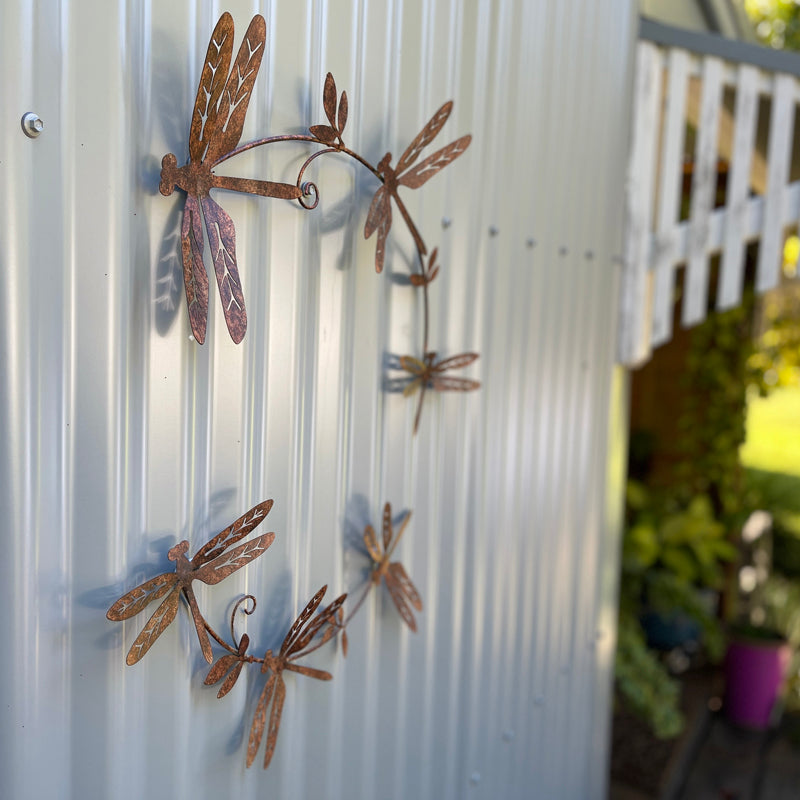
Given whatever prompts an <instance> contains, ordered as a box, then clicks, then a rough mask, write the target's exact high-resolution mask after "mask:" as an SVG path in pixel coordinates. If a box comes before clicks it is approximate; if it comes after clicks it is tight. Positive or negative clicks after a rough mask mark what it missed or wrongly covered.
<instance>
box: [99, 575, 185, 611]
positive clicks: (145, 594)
mask: <svg viewBox="0 0 800 800" xmlns="http://www.w3.org/2000/svg"><path fill="white" fill-rule="evenodd" d="M176 580H177V575H176V574H175V573H174V572H165V573H163V574H162V575H156V577H155V578H151V579H150V580H149V581H147V582H146V583H143V584H141V586H137V587H136V588H135V589H131V590H130V591H129V592H128V593H127V594H124V595H122V597H120V599H119V600H117V602H116V603H114V605H113V606H111V608H109V609H108V611H107V612H106V616H107V617H108V618H109V619H110V620H113V621H114V622H119V621H120V620H123V619H129V618H130V617H133V616H135V615H136V614H138V613H139V612H140V611H142V610H143V609H144V608H145V607H146V606H148V605H149V604H150V603H152V602H153V600H158V599H159V598H161V597H163V596H164V595H165V594H166V593H167V592H168V591H169V590H170V589H171V588H172V587H173V586H174V585H175V581H176Z"/></svg>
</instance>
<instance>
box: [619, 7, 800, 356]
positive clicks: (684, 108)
mask: <svg viewBox="0 0 800 800" xmlns="http://www.w3.org/2000/svg"><path fill="white" fill-rule="evenodd" d="M798 75H800V56H798V55H793V54H787V53H776V52H773V51H770V50H768V49H766V48H759V47H756V46H753V45H746V44H742V43H737V42H731V41H728V40H724V39H721V38H719V37H716V36H711V35H703V34H691V33H688V32H685V31H678V30H676V29H673V28H668V27H666V26H662V25H657V24H654V23H650V22H647V21H643V23H642V29H641V31H640V40H639V42H638V45H637V63H636V78H635V88H634V91H635V95H634V101H633V132H632V143H631V155H630V160H629V167H628V176H627V186H626V233H625V244H624V252H623V262H624V263H623V279H622V297H621V313H622V318H621V325H620V339H619V349H618V359H619V361H620V362H621V363H622V364H625V365H628V366H636V365H639V364H641V363H643V362H644V361H646V360H647V359H648V358H649V357H650V354H651V352H652V349H653V348H654V347H656V346H658V345H659V344H662V343H664V342H666V341H668V340H669V339H670V338H671V336H672V329H673V313H674V306H675V293H676V286H677V273H678V270H679V268H680V267H681V266H682V265H683V266H684V269H685V271H684V274H683V289H682V295H681V308H680V322H681V324H682V325H683V326H685V327H689V326H692V325H695V324H697V323H699V322H702V321H703V320H704V319H705V317H706V314H707V312H708V308H709V306H710V305H712V303H710V302H709V298H710V297H711V299H712V302H713V306H715V307H716V308H717V309H720V310H722V309H727V308H732V307H734V306H736V305H738V304H739V303H740V301H741V297H742V289H743V284H744V264H745V249H746V246H747V245H748V244H750V243H752V242H755V241H758V242H759V248H758V257H757V268H756V275H755V287H756V289H757V290H758V291H766V290H767V289H770V288H772V287H774V286H776V285H777V283H778V281H779V280H780V276H781V264H782V257H783V242H784V236H785V233H786V230H787V229H788V228H789V227H791V226H796V225H797V223H798V220H800V181H797V182H794V183H793V182H792V181H791V178H792V170H793V161H794V162H800V158H794V159H793V157H792V156H793V151H794V150H795V149H798V150H800V135H797V134H795V125H794V118H795V113H796V106H797V103H798V100H800V84H798V79H797V76H798ZM767 123H768V124H767ZM692 139H693V145H692ZM794 168H795V170H796V168H797V164H795V167H794ZM687 206H688V214H687ZM715 256H719V268H718V269H715V270H713V271H712V270H711V268H710V264H711V259H712V257H715ZM712 274H713V275H714V276H715V277H716V283H715V285H714V286H711V280H712Z"/></svg>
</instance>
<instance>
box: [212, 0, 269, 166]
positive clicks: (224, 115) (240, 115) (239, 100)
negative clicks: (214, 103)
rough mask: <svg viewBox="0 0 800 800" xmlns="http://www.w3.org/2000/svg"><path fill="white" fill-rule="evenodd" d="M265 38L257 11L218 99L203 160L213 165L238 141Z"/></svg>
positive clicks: (259, 64) (263, 26)
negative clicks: (217, 106)
mask: <svg viewBox="0 0 800 800" xmlns="http://www.w3.org/2000/svg"><path fill="white" fill-rule="evenodd" d="M266 39H267V24H266V22H264V17H262V16H261V15H260V14H256V15H255V16H254V17H253V19H252V20H250V25H249V27H248V28H247V32H246V33H245V35H244V39H243V40H242V44H241V46H240V47H239V53H238V54H237V56H236V61H234V62H233V67H232V68H231V74H230V76H229V77H228V81H227V83H226V84H225V89H224V90H223V92H222V97H221V98H220V101H219V108H218V110H217V118H216V121H215V129H214V132H213V138H212V140H211V143H210V144H209V146H208V151H207V153H206V160H207V161H210V162H211V164H212V165H213V163H214V162H215V161H216V160H217V159H218V158H219V157H220V156H222V155H224V154H225V153H229V152H230V151H231V150H233V149H234V148H235V147H236V145H237V144H239V139H240V138H241V136H242V128H243V127H244V118H245V115H246V114H247V106H248V104H249V103H250V95H251V94H252V92H253V84H254V83H255V80H256V76H257V75H258V70H259V67H260V66H261V58H262V57H263V55H264V44H265V42H266Z"/></svg>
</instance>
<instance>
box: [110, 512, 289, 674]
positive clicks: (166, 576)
mask: <svg viewBox="0 0 800 800" xmlns="http://www.w3.org/2000/svg"><path fill="white" fill-rule="evenodd" d="M271 508H272V500H265V501H264V502H263V503H259V504H258V505H257V506H254V507H253V508H251V509H250V510H249V511H248V512H247V513H246V514H244V515H243V516H241V517H239V519H237V520H236V522H234V523H233V524H232V525H230V526H229V527H227V528H225V530H224V531H222V532H221V533H218V534H217V535H216V536H215V537H214V538H213V539H211V540H210V541H209V542H207V543H206V544H204V545H203V546H202V547H201V548H200V549H199V550H198V551H197V553H196V554H195V556H194V558H193V559H192V560H191V561H190V560H189V559H188V558H187V557H186V552H187V551H188V549H189V542H188V541H186V540H185V539H184V540H183V541H182V542H179V543H178V544H176V545H175V546H174V547H173V548H171V549H170V551H169V553H168V554H167V557H168V558H169V560H170V561H174V562H176V563H175V572H165V573H162V574H161V575H156V577H155V578H151V579H150V580H149V581H147V582H145V583H143V584H141V586H137V587H136V588H135V589H132V590H131V591H130V592H128V593H127V594H124V595H123V596H122V597H120V598H119V600H117V602H116V603H114V605H112V606H111V608H109V609H108V612H107V613H106V616H107V617H108V618H109V619H110V620H113V621H115V622H119V621H121V620H124V619H129V618H130V617H133V616H135V615H136V614H138V613H139V612H140V611H143V610H144V609H145V607H146V606H148V605H149V604H150V603H152V602H153V601H154V600H160V599H161V598H162V597H164V595H166V598H165V599H164V600H163V601H162V602H161V604H160V605H159V606H158V608H157V609H156V610H155V613H154V614H153V616H152V617H150V619H149V620H148V621H147V624H146V625H145V626H144V628H143V629H142V631H141V633H139V635H138V636H137V637H136V639H135V641H134V642H133V644H132V645H131V649H130V650H129V651H128V657H127V658H126V659H125V661H126V662H127V663H128V664H129V665H133V664H135V663H136V662H137V661H139V660H140V659H141V658H142V656H144V654H145V653H146V652H147V651H148V650H149V649H150V648H151V647H152V646H153V643H154V642H155V641H156V639H158V637H159V636H160V635H161V634H162V633H163V632H164V631H165V630H166V628H167V626H168V625H169V624H170V623H171V622H172V620H174V619H175V615H176V614H177V612H178V601H179V598H180V595H181V592H183V595H184V597H185V598H186V601H187V602H188V604H189V609H190V611H191V612H192V619H193V620H194V626H195V629H196V630H197V638H198V639H199V640H200V647H201V648H202V650H203V656H204V657H205V659H206V661H207V662H208V663H209V664H210V663H211V661H212V652H211V643H210V642H209V639H208V633H207V632H206V626H205V621H204V620H203V617H202V615H201V613H200V609H199V608H198V606H197V599H196V598H195V595H194V591H193V590H192V581H194V580H198V581H202V582H203V583H206V584H209V585H214V584H216V583H219V582H220V581H221V580H222V579H223V578H227V577H228V575H230V574H231V573H233V572H236V570H238V569H241V568H242V567H243V566H245V565H246V564H248V563H250V562H251V561H252V560H253V559H255V558H258V556H260V555H261V554H262V553H264V552H265V551H266V549H267V548H268V547H269V546H270V545H271V544H272V542H273V541H274V540H275V534H274V533H265V534H262V535H261V536H258V537H256V538H255V539H251V540H250V541H248V542H245V543H244V544H240V545H238V546H237V547H234V548H233V550H229V549H228V548H230V547H231V546H232V545H234V544H236V543H237V542H239V541H240V540H242V539H244V537H245V536H247V535H248V534H249V533H250V532H251V531H253V530H254V529H255V528H257V527H258V526H259V525H260V524H261V522H262V521H263V520H264V518H265V517H266V516H267V514H268V513H269V510H270V509H271Z"/></svg>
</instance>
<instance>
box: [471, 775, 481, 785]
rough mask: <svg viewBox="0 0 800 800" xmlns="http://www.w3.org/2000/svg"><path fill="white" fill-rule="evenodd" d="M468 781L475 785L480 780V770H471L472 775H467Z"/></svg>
mask: <svg viewBox="0 0 800 800" xmlns="http://www.w3.org/2000/svg"><path fill="white" fill-rule="evenodd" d="M469 782H470V784H472V786H477V785H478V784H479V783H480V782H481V774H480V772H473V773H472V775H470V776H469Z"/></svg>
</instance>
